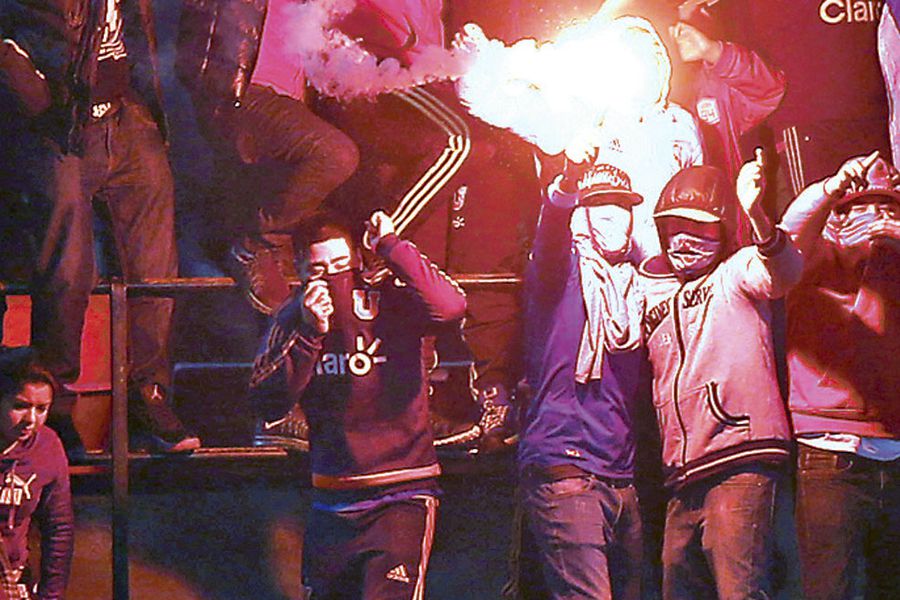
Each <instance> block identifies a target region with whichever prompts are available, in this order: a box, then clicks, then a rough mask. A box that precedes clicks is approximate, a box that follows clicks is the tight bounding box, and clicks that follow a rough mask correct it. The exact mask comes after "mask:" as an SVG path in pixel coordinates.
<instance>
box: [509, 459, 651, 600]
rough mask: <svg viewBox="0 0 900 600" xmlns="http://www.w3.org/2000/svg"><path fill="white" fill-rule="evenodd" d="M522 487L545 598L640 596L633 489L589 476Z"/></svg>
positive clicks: (572, 599) (630, 598)
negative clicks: (545, 592) (544, 584)
mask: <svg viewBox="0 0 900 600" xmlns="http://www.w3.org/2000/svg"><path fill="white" fill-rule="evenodd" d="M523 486H524V493H523V505H524V507H525V512H526V515H527V522H528V526H529V527H530V528H531V531H532V533H533V534H534V539H535V541H536V542H537V547H538V551H539V553H540V557H541V566H542V570H543V572H544V581H545V582H546V586H547V588H548V590H549V597H550V598H554V599H558V600H575V599H584V600H611V599H615V600H620V599H623V600H637V599H638V598H640V588H641V585H640V582H641V555H642V544H643V541H642V537H641V523H640V511H639V509H638V502H637V492H636V491H635V489H634V487H633V486H627V487H614V486H612V485H610V484H608V483H607V482H604V481H601V480H598V479H596V478H594V477H592V476H584V477H569V478H566V479H561V480H559V481H552V482H545V483H537V482H534V483H533V484H532V483H527V482H526V483H524V484H523Z"/></svg>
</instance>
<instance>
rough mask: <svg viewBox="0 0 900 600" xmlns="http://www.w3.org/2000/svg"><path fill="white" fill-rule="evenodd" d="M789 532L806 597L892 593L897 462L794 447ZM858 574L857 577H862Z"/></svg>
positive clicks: (899, 488) (898, 511)
mask: <svg viewBox="0 0 900 600" xmlns="http://www.w3.org/2000/svg"><path fill="white" fill-rule="evenodd" d="M797 530H798V534H799V541H800V560H801V565H802V570H803V571H802V573H803V591H804V595H805V596H806V598H807V599H808V600H850V599H852V598H857V597H859V596H860V595H863V594H862V590H863V588H864V587H865V594H864V597H865V598H867V599H873V600H874V599H879V600H880V599H884V600H886V599H888V598H895V597H896V594H897V590H898V589H900V573H898V570H897V565H896V551H897V547H898V546H900V460H894V461H890V462H885V463H881V462H878V461H874V460H868V459H865V458H862V457H859V456H856V455H853V454H846V453H839V452H827V451H824V450H818V449H815V448H810V447H807V446H803V445H802V444H801V445H800V453H799V468H798V473H797ZM863 573H865V580H866V581H865V582H864V581H863V578H862V575H863Z"/></svg>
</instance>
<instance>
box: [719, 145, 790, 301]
mask: <svg viewBox="0 0 900 600" xmlns="http://www.w3.org/2000/svg"><path fill="white" fill-rule="evenodd" d="M764 172H765V161H764V157H763V153H762V149H760V148H757V149H756V158H755V159H754V160H752V161H750V162H748V163H747V164H745V165H744V166H743V167H742V168H741V171H740V173H739V174H738V178H737V195H738V200H740V203H741V208H742V209H743V210H744V213H746V215H747V217H748V218H749V219H750V225H751V227H752V229H753V237H754V241H755V243H756V246H755V247H749V248H743V249H741V250H739V251H738V252H737V253H736V254H735V256H734V257H732V259H730V260H729V261H728V262H729V268H730V269H731V273H732V275H733V277H734V279H735V280H736V281H737V282H738V286H739V287H740V288H741V289H742V290H743V291H744V292H745V293H746V294H748V295H749V296H751V297H753V298H757V299H765V298H778V297H780V296H783V295H784V294H785V293H786V292H787V290H788V289H790V288H791V287H792V286H793V285H794V284H796V283H797V282H798V281H800V276H801V275H802V274H803V260H802V258H801V256H800V253H799V252H798V251H797V248H796V247H795V246H794V244H793V243H792V242H791V240H790V239H789V238H788V236H787V234H786V233H785V232H784V231H783V230H781V229H779V228H776V227H775V226H774V225H773V224H772V221H771V219H769V216H768V215H767V214H766V211H765V210H764V209H763V206H762V197H763V192H764V190H765V176H764Z"/></svg>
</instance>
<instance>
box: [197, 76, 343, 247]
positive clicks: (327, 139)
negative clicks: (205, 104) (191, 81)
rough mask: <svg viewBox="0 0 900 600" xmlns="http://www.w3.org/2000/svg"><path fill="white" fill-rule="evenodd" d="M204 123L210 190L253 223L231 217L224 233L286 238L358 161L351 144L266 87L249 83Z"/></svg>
mask: <svg viewBox="0 0 900 600" xmlns="http://www.w3.org/2000/svg"><path fill="white" fill-rule="evenodd" d="M201 115H203V112H202V110H201ZM205 120H207V122H206V123H205V126H206V129H207V130H208V133H209V134H210V135H209V137H210V138H211V139H212V140H213V141H214V146H215V150H216V152H217V158H218V160H219V164H218V165H217V167H218V168H217V169H216V174H215V176H216V179H217V181H216V189H217V191H219V192H221V193H222V194H224V196H225V198H228V199H229V201H231V202H234V203H237V204H238V205H247V206H246V207H245V208H249V209H252V210H254V211H256V215H255V217H256V218H250V219H243V218H242V217H243V215H236V216H237V219H236V220H237V221H238V223H236V224H235V226H234V227H228V230H229V231H232V230H237V231H238V232H241V233H250V232H254V233H255V231H253V230H258V232H259V233H264V234H265V233H291V232H292V231H293V230H294V229H296V227H297V225H298V224H299V223H300V222H302V221H303V219H304V217H306V216H308V215H309V213H310V212H312V211H313V210H315V209H317V208H318V207H319V205H320V204H321V203H322V201H323V200H324V199H325V197H326V196H328V194H329V193H331V191H332V190H334V189H335V188H336V187H337V186H338V185H340V184H341V183H343V182H344V181H345V180H346V179H347V178H349V177H350V176H351V175H352V174H353V172H354V171H355V170H356V167H357V164H358V162H359V152H358V150H357V148H356V144H355V143H354V142H353V140H351V139H350V138H349V137H347V136H346V135H345V134H344V133H343V132H341V131H340V130H339V129H337V128H336V127H334V126H332V125H331V124H329V123H327V122H326V121H324V120H323V119H321V118H319V117H318V116H317V115H316V114H315V113H313V112H312V111H311V110H310V109H309V108H308V107H307V106H306V105H305V104H304V103H303V102H301V101H299V100H295V99H294V98H291V97H290V96H285V95H283V94H279V93H277V92H275V91H274V90H272V89H271V88H268V87H263V86H259V85H251V86H250V87H249V88H248V90H247V94H246V97H245V98H244V100H243V102H242V103H241V104H240V106H238V107H237V108H229V109H220V111H219V112H218V113H217V114H216V115H215V116H213V117H209V116H207V117H206V119H205ZM234 208H237V207H225V210H226V211H234ZM237 212H240V211H237ZM245 212H246V211H245ZM241 220H243V224H241V222H240V221H241ZM248 224H249V226H248Z"/></svg>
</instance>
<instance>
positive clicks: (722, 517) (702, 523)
mask: <svg viewBox="0 0 900 600" xmlns="http://www.w3.org/2000/svg"><path fill="white" fill-rule="evenodd" d="M784 483H785V479H784V475H782V474H780V473H777V472H770V471H767V470H763V469H758V470H745V471H741V472H736V473H732V474H729V475H723V476H719V477H716V478H714V479H713V480H712V481H700V482H697V483H694V484H692V485H689V486H687V487H685V488H684V489H682V490H679V491H677V492H675V494H674V495H673V497H672V499H671V500H669V505H668V508H667V511H666V526H665V533H664V534H663V558H662V561H663V598H665V600H699V599H706V598H708V599H710V600H713V599H716V598H718V599H720V600H747V599H751V598H753V599H758V600H763V599H766V598H772V597H773V591H772V588H773V587H774V586H773V577H772V569H773V566H774V565H773V553H774V548H775V528H774V525H775V518H776V510H777V502H776V500H777V498H778V488H779V487H780V486H782V485H784Z"/></svg>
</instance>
